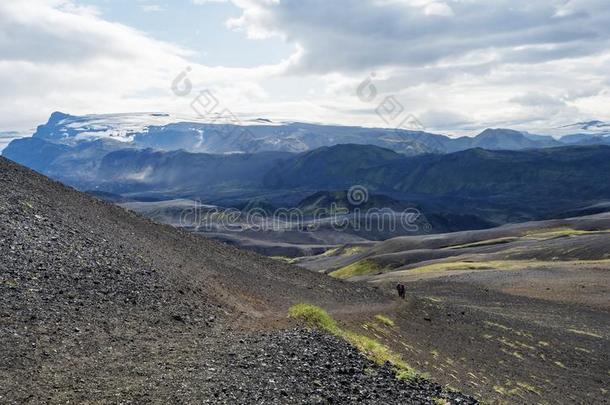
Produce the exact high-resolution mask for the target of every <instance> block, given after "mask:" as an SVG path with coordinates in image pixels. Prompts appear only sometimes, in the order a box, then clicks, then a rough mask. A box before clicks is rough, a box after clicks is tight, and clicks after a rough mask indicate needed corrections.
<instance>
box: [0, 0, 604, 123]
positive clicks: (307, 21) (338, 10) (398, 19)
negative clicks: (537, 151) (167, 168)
mask: <svg viewBox="0 0 610 405" xmlns="http://www.w3.org/2000/svg"><path fill="white" fill-rule="evenodd" d="M191 1H192V4H205V3H209V2H212V1H213V2H219V1H220V0H218V1H217V0H191ZM223 2H224V1H223ZM231 2H232V3H233V5H234V6H237V7H238V9H237V10H236V9H235V8H234V7H233V6H230V7H229V6H227V9H226V10H231V11H230V12H234V13H235V16H234V17H233V18H230V19H229V20H228V21H226V22H225V23H226V27H227V29H231V30H235V31H237V32H239V33H242V35H243V37H242V38H243V41H245V42H246V45H245V46H247V41H256V40H259V39H263V38H276V39H277V38H279V39H280V40H282V41H284V42H285V43H287V44H289V45H291V46H292V49H294V50H293V52H292V54H291V55H290V54H288V55H286V57H285V59H284V60H282V61H281V62H279V63H277V53H274V52H270V55H273V56H270V57H269V64H265V65H261V66H256V67H251V68H240V67H231V68H228V67H223V66H214V67H212V66H206V65H203V64H200V63H196V62H194V60H196V57H197V56H198V54H197V52H196V51H194V50H192V49H187V48H185V47H183V46H179V45H177V44H174V43H170V42H166V41H160V40H157V39H154V38H152V37H151V36H150V35H149V34H147V33H145V32H141V31H138V30H136V29H134V28H132V27H129V26H127V25H124V24H118V23H115V22H110V21H107V20H105V19H104V18H103V17H102V15H101V14H100V13H99V12H98V10H97V9H95V8H93V7H83V6H80V5H78V4H76V3H75V2H74V1H69V0H12V1H4V2H0V80H1V81H2V82H1V84H2V85H1V86H0V120H1V121H2V123H3V124H2V128H0V129H7V130H9V129H16V130H27V129H31V128H32V127H34V126H35V125H36V124H37V123H40V122H42V121H45V120H46V118H47V117H48V115H49V114H50V113H51V112H52V111H55V110H63V111H65V112H68V113H72V114H83V113H104V112H127V111H167V112H185V111H186V112H189V111H190V109H189V100H188V99H187V98H185V97H177V96H176V95H175V94H174V93H172V91H171V89H170V86H171V83H172V81H173V80H174V78H176V76H177V75H178V74H179V73H180V72H185V71H186V69H187V67H189V68H190V70H189V71H188V80H189V81H190V82H191V83H192V87H193V92H196V91H197V90H200V89H204V88H209V89H211V90H212V91H213V92H214V94H215V95H216V97H217V98H219V99H220V100H221V102H222V104H223V105H224V106H226V107H229V108H230V109H231V110H232V111H233V112H235V113H245V114H246V115H248V116H268V117H270V118H285V119H290V120H304V121H321V122H335V123H344V124H359V125H372V126H385V125H387V124H386V123H384V122H383V121H381V120H380V119H379V117H378V116H377V115H376V114H375V109H376V108H377V107H378V105H379V103H380V102H381V101H382V100H384V98H386V97H390V96H391V97H394V98H395V99H396V100H397V101H398V102H400V104H401V106H402V107H404V109H405V111H407V112H409V113H410V114H413V115H415V116H417V117H418V118H419V119H420V121H422V123H423V124H424V125H425V126H426V128H427V129H429V130H438V131H449V130H453V129H458V130H459V129H462V130H473V131H474V128H482V127H487V126H494V127H501V126H514V127H518V128H522V129H531V126H532V125H542V124H544V126H552V125H555V124H559V123H565V124H567V123H570V122H574V121H580V120H588V119H592V118H598V119H608V120H610V111H608V109H607V108H606V106H607V105H608V104H609V103H610V79H609V78H608V71H610V46H609V45H610V25H609V24H607V21H609V20H610V7H608V6H607V0H550V1H545V2H535V1H534V2H533V1H531V0H527V1H526V0H495V1H493V2H491V1H489V0H342V1H341V2H339V1H327V0H281V1H280V0H231ZM139 4H140V5H141V6H147V5H148V6H153V5H155V4H157V2H155V1H152V0H151V1H148V0H146V1H141V2H140V3H139ZM193 7H194V6H193ZM222 7H225V6H222ZM196 10H198V11H199V12H201V11H202V9H199V8H197V9H196ZM151 11H152V9H151ZM225 34H226V33H223V32H222V30H215V31H214V33H213V35H217V40H218V41H220V42H221V43H222V41H223V40H224V39H225V38H224V35H225ZM231 38H233V39H234V38H235V35H234V34H233V33H231ZM186 42H187V41H185V43H186ZM273 42H275V41H266V43H273ZM227 43H232V44H234V43H235V42H231V41H228V42H227ZM263 43H265V42H263ZM270 46H271V45H270ZM201 51H205V50H201ZM239 51H240V50H239V49H235V50H234V52H236V53H239ZM244 65H245V64H244ZM373 74H374V75H373ZM368 77H372V80H373V82H372V83H373V84H374V86H375V87H376V89H377V92H378V96H377V98H376V99H375V100H372V101H370V102H363V101H362V100H360V99H359V98H358V97H357V95H356V89H357V88H358V86H359V85H360V84H361V83H362V81H363V80H365V79H366V78H368Z"/></svg>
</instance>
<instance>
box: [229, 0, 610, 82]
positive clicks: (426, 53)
mask: <svg viewBox="0 0 610 405" xmlns="http://www.w3.org/2000/svg"><path fill="white" fill-rule="evenodd" d="M233 2H234V3H235V4H236V5H237V6H239V7H241V8H242V9H243V13H242V15H241V16H240V17H238V18H234V19H232V20H230V21H229V26H230V27H233V28H236V29H242V30H244V31H246V32H247V33H248V35H249V36H250V37H252V38H260V37H265V36H279V37H282V38H284V39H285V40H286V41H288V42H291V43H294V44H298V45H299V46H301V47H302V48H303V50H304V51H303V57H302V58H301V59H300V61H299V64H298V65H297V66H295V68H299V69H301V70H302V71H309V72H328V71H346V70H366V69H375V68H377V67H379V66H396V65H411V66H422V65H429V64H436V63H441V62H443V61H451V60H452V59H455V58H463V57H465V56H468V55H469V54H471V53H474V54H476V53H481V52H485V51H487V52H490V53H491V51H493V59H494V60H498V61H518V62H521V63H528V62H532V63H538V62H544V61H550V60H556V59H561V58H565V57H572V56H585V55H591V54H595V53H599V52H600V51H601V50H602V49H606V48H607V45H608V44H609V42H610V41H609V38H610V25H609V24H607V21H609V20H610V7H608V5H607V2H605V1H602V0H588V1H587V0H582V1H569V2H567V1H563V2H562V1H546V2H532V1H530V0H496V1H493V2H490V1H488V0H470V1H457V0H454V1H447V2H438V1H427V0H402V1H387V0H386V1H379V0H378V1H375V0H368V1H363V0H344V1H341V2H332V1H325V0H298V1H297V0H283V1H273V0H233ZM583 45H586V46H583Z"/></svg>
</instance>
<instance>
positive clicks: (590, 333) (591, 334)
mask: <svg viewBox="0 0 610 405" xmlns="http://www.w3.org/2000/svg"><path fill="white" fill-rule="evenodd" d="M568 331H569V332H572V333H575V334H577V335H583V336H591V337H595V338H600V339H602V338H603V336H602V335H598V334H597V333H593V332H589V331H586V330H578V329H568Z"/></svg>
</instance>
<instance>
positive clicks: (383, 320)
mask: <svg viewBox="0 0 610 405" xmlns="http://www.w3.org/2000/svg"><path fill="white" fill-rule="evenodd" d="M375 319H377V320H378V321H379V322H381V323H382V324H384V325H386V326H389V327H391V328H392V327H394V325H395V323H394V321H393V320H391V319H390V318H388V317H387V316H385V315H381V314H379V315H375Z"/></svg>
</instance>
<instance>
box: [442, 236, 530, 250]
mask: <svg viewBox="0 0 610 405" xmlns="http://www.w3.org/2000/svg"><path fill="white" fill-rule="evenodd" d="M518 239H519V238H517V237H514V236H507V237H504V238H497V239H487V240H481V241H478V242H472V243H464V244H462V245H451V246H448V247H447V249H465V248H472V247H482V246H493V245H499V244H502V243H509V242H514V241H516V240H518Z"/></svg>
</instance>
